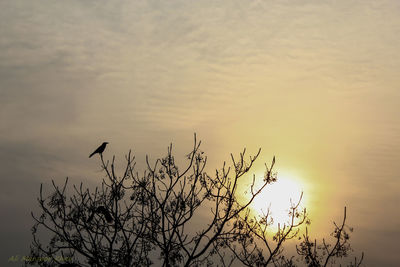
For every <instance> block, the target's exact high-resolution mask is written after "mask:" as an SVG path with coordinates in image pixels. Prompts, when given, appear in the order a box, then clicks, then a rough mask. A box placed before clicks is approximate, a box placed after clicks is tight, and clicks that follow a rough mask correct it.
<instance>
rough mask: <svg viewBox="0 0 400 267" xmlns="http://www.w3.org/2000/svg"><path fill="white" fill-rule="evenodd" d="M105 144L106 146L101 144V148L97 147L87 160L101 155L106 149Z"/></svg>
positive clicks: (105, 143) (104, 143)
mask: <svg viewBox="0 0 400 267" xmlns="http://www.w3.org/2000/svg"><path fill="white" fill-rule="evenodd" d="M107 144H108V142H103V144H101V146H99V147H98V148H97V149H96V150H95V151H94V152H93V153H92V154H90V156H89V158H91V157H92V156H93V155H94V154H96V153H99V154H102V153H103V151H104V149H106V145H107Z"/></svg>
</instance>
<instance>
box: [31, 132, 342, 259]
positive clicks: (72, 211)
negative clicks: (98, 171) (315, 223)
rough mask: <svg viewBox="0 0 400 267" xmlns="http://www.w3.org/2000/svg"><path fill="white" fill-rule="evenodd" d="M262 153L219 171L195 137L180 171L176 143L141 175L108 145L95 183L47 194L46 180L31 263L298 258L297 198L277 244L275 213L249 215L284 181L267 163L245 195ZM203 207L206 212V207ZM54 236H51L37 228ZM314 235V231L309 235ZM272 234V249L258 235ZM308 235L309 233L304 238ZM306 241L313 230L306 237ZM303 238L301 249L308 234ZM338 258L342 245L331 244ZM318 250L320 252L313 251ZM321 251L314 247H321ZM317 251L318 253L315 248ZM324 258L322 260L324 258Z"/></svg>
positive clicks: (302, 215) (301, 214) (301, 215)
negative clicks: (271, 228) (271, 230)
mask: <svg viewBox="0 0 400 267" xmlns="http://www.w3.org/2000/svg"><path fill="white" fill-rule="evenodd" d="M259 154H260V150H259V151H258V152H257V153H256V155H255V156H249V157H248V158H247V157H246V150H245V149H244V150H243V152H242V153H240V155H239V157H238V159H235V157H234V156H233V155H231V161H232V162H231V165H230V166H228V165H227V164H226V163H224V164H223V166H222V168H221V169H220V170H216V171H215V174H214V175H213V176H210V175H208V174H207V173H206V172H205V170H204V169H205V166H206V162H207V157H206V156H205V155H204V153H203V152H202V151H201V150H200V142H197V140H196V136H195V140H194V146H193V149H192V150H191V152H190V153H189V154H188V155H187V165H186V167H185V168H183V169H182V170H181V169H179V168H178V166H177V165H176V163H175V158H174V156H173V154H172V145H171V146H170V147H169V148H168V153H167V155H166V156H165V157H163V158H161V159H157V160H155V162H154V163H151V162H150V159H149V158H148V157H146V162H147V170H146V171H145V172H144V173H143V174H142V175H139V174H138V172H137V171H136V169H135V165H136V164H135V158H134V157H133V156H132V155H131V152H129V153H128V155H127V156H126V164H125V167H124V169H123V171H122V172H121V174H120V175H118V174H117V170H116V168H115V157H113V158H112V160H111V161H107V160H106V161H105V160H104V158H103V155H102V154H100V159H101V165H102V170H103V172H104V178H103V180H102V182H101V185H100V186H99V187H96V188H95V189H94V190H89V189H87V188H83V185H82V183H81V184H80V186H75V185H74V186H73V193H72V194H71V196H67V195H68V194H67V185H68V179H66V181H65V183H64V185H63V186H61V187H59V186H57V185H56V184H55V183H54V182H53V189H52V190H53V193H52V194H50V195H49V196H47V197H45V196H44V195H43V189H42V186H41V187H40V195H39V198H38V202H39V205H40V208H41V212H42V213H41V215H40V216H35V215H34V214H32V217H33V218H34V220H35V224H34V226H33V228H32V233H33V242H32V245H31V255H30V257H29V258H28V259H27V260H26V263H27V264H39V265H40V266H54V265H59V266H149V265H151V264H157V265H162V266H198V265H207V266H211V265H222V266H229V265H231V264H232V263H233V262H234V261H235V260H239V261H240V262H242V263H243V264H245V265H248V266H255V265H259V266H261V265H262V266H266V265H268V264H275V265H277V264H278V263H282V264H281V265H284V264H283V263H285V264H286V265H285V266H292V265H289V264H290V262H292V260H291V259H290V260H287V259H286V258H285V257H283V256H282V251H283V243H284V241H285V240H289V239H291V238H294V237H296V236H298V234H299V230H298V229H299V226H300V225H302V224H303V223H305V222H307V214H306V212H305V210H304V211H299V203H300V200H299V202H298V203H297V204H295V205H293V206H292V207H291V213H290V214H291V216H292V223H291V224H289V225H288V226H286V225H285V226H283V227H282V228H279V229H278V231H277V233H276V234H275V235H274V237H273V241H274V242H275V244H274V246H272V245H271V244H270V243H269V241H267V238H266V231H267V226H268V225H269V224H270V219H269V214H267V215H266V216H265V217H264V218H263V219H261V220H255V219H250V216H249V214H250V209H249V205H250V204H251V203H252V202H253V200H254V199H255V198H256V197H257V195H259V194H260V192H261V191H262V190H263V189H264V188H265V187H266V186H267V185H268V184H270V183H272V182H275V181H276V173H273V172H272V169H273V166H274V164H275V158H274V159H273V161H272V164H271V166H269V167H268V166H267V165H266V171H265V175H264V177H263V178H262V179H263V183H262V185H261V186H260V187H258V188H255V179H256V178H255V176H253V181H252V183H251V185H250V188H249V192H250V198H249V200H247V201H239V199H238V194H239V193H238V183H239V182H240V181H241V180H242V178H243V177H245V175H246V174H248V173H249V170H250V169H251V167H252V165H253V163H254V161H255V160H256V159H257V157H258V156H259ZM204 215H205V216H204ZM43 230H44V231H45V232H46V233H49V234H50V235H51V237H50V238H49V241H48V242H45V243H46V245H43V244H42V242H41V241H40V240H39V233H38V231H43ZM304 238H306V237H304ZM255 239H260V240H262V241H264V245H265V246H266V247H267V251H268V253H267V254H265V253H264V252H263V251H262V249H260V248H259V247H258V245H257V244H256V243H255V242H254V240H255ZM305 240H306V239H305ZM307 240H308V239H307ZM304 242H305V241H303V243H301V244H300V250H298V251H299V255H300V256H302V257H303V258H306V259H307V257H310V256H308V254H307V255H305V254H303V253H302V252H301V253H300V251H301V248H302V247H303V246H305V247H307V246H308V245H309V244H308V243H304ZM332 253H333V254H332V256H330V257H329V258H331V257H334V256H336V255H337V254H335V253H336V252H332ZM312 255H314V254H312ZM315 255H316V254H315ZM315 257H317V256H315ZM318 266H319V265H318Z"/></svg>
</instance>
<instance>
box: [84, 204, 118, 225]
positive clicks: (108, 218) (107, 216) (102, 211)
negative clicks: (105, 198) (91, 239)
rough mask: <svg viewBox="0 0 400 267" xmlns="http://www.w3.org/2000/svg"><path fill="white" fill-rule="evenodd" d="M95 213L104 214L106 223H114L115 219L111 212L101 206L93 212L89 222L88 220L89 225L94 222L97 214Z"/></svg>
mask: <svg viewBox="0 0 400 267" xmlns="http://www.w3.org/2000/svg"><path fill="white" fill-rule="evenodd" d="M95 213H97V214H103V216H104V217H105V219H106V221H107V222H108V223H111V222H112V221H113V218H112V216H111V214H110V212H109V211H108V210H107V209H106V207H104V206H99V207H97V208H96V209H94V210H93V211H92V214H91V215H90V216H89V218H88V220H87V222H88V223H89V222H91V221H92V220H93V217H94V214H95Z"/></svg>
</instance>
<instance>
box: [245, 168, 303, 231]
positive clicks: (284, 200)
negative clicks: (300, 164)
mask: <svg viewBox="0 0 400 267" xmlns="http://www.w3.org/2000/svg"><path fill="white" fill-rule="evenodd" d="M305 189H306V188H305V184H304V183H302V182H301V180H300V179H299V177H298V176H296V175H294V174H291V173H285V172H279V173H278V179H277V181H276V182H274V183H272V184H269V185H267V187H266V188H264V190H263V191H262V192H261V193H260V194H259V195H258V196H256V198H255V199H254V201H253V203H252V204H251V208H252V210H253V211H254V212H255V214H256V216H263V215H265V214H267V212H268V210H269V218H273V224H272V226H273V227H277V225H278V223H280V224H281V225H283V224H284V223H287V222H288V221H289V219H290V217H289V214H288V213H289V208H290V207H291V206H292V205H294V204H297V203H298V202H299V200H300V197H301V202H300V206H299V207H300V208H301V207H305V206H306V204H307V203H306V200H307V199H306V197H305V194H304V193H305ZM302 193H303V195H302Z"/></svg>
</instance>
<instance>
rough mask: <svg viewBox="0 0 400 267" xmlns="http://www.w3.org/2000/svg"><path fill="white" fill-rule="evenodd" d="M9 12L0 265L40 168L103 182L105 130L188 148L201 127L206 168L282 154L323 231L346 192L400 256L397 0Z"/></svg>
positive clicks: (46, 175)
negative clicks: (234, 156) (235, 157)
mask: <svg viewBox="0 0 400 267" xmlns="http://www.w3.org/2000/svg"><path fill="white" fill-rule="evenodd" d="M0 25H1V26H0V166H1V168H0V178H1V179H0V198H1V202H0V206H1V210H0V212H1V214H0V216H1V217H2V224H1V225H2V227H1V230H0V232H1V236H0V238H1V240H2V242H1V243H2V248H1V250H0V255H1V262H2V263H1V265H2V266H5V265H4V264H7V260H8V258H9V257H10V256H13V255H26V253H27V251H28V248H29V244H30V241H31V234H30V231H29V230H30V227H31V226H32V224H33V221H32V219H31V217H30V211H31V210H35V209H36V203H35V199H36V197H37V196H38V192H39V187H40V183H45V184H49V182H50V181H51V179H54V180H55V181H56V182H60V183H61V182H62V181H63V179H64V178H65V177H66V176H69V177H70V178H71V179H72V180H73V181H74V182H80V181H83V182H84V183H87V184H95V183H97V182H98V177H99V169H100V168H99V162H98V161H96V159H93V158H92V159H88V155H89V154H90V152H92V151H93V149H95V148H96V147H97V146H98V145H99V144H100V143H101V142H103V141H108V142H110V146H109V147H108V148H107V151H106V153H107V154H106V155H107V156H112V155H114V154H115V155H116V156H117V160H118V159H119V160H121V161H122V160H123V156H124V153H126V152H127V151H128V150H129V149H133V151H134V152H135V153H136V155H137V158H138V165H139V166H140V165H141V164H142V163H143V162H144V160H143V159H144V156H145V155H146V154H149V155H150V156H152V157H153V158H155V157H157V156H161V155H163V153H164V152H165V151H166V148H167V146H168V145H169V143H170V142H173V143H174V145H175V147H176V155H177V157H178V158H179V157H181V158H182V159H183V158H184V155H185V152H188V151H189V150H190V148H191V145H192V140H193V133H195V132H196V133H197V135H198V137H199V138H200V139H202V141H203V150H204V151H205V152H206V153H207V155H208V158H209V162H210V168H212V167H218V166H221V164H222V162H223V161H224V160H229V158H230V156H229V155H230V153H231V152H233V153H238V152H240V151H241V149H242V148H243V147H246V148H247V149H248V150H249V151H250V152H253V153H255V152H256V151H257V149H258V148H259V147H261V148H262V154H261V157H260V165H257V166H256V167H255V171H256V172H259V171H262V167H261V166H263V162H269V161H270V160H271V158H272V156H273V155H276V158H277V170H278V172H281V173H291V177H295V179H297V180H298V182H299V183H300V184H301V185H302V189H303V190H304V194H305V197H306V199H307V206H308V209H309V211H310V213H311V217H312V220H313V223H312V229H313V230H314V232H315V233H316V234H317V235H320V236H324V235H325V236H326V235H328V233H329V229H331V226H332V221H333V220H340V218H341V215H342V211H343V207H344V206H347V208H348V223H349V224H350V225H351V226H353V227H354V228H355V232H354V234H353V236H352V238H353V241H352V244H353V248H354V249H355V251H356V252H359V253H360V252H361V251H364V252H365V253H366V261H365V262H366V263H367V265H368V266H377V265H380V266H396V264H398V262H399V261H400V256H399V254H398V243H399V240H400V215H399V213H398V203H399V201H400V196H399V193H400V182H399V178H400V177H399V176H400V169H399V163H398V162H399V160H400V126H399V125H400V116H399V115H400V107H399V102H400V87H399V86H400V76H399V72H400V54H399V47H400V38H399V36H400V2H399V1H397V0H388V1H372V0H359V1H356V0H354V1H349V0H343V1H319V0H318V1H317V0H315V1H311V0H309V1H300V0H299V1H266V0H265V1H262V0H255V1H245V0H241V1H236V0H235V1H211V0H210V1H205V0H201V1H175V0H171V1H142V0H134V1H99V0H96V1H86V0H85V1H72V0H71V1H44V0H34V1H32V0H23V1H20V0H12V1H11V0H10V1H7V0H2V1H0ZM96 178H97V179H96ZM278 178H279V173H278ZM5 240H7V242H5ZM3 263H4V264H3Z"/></svg>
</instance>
